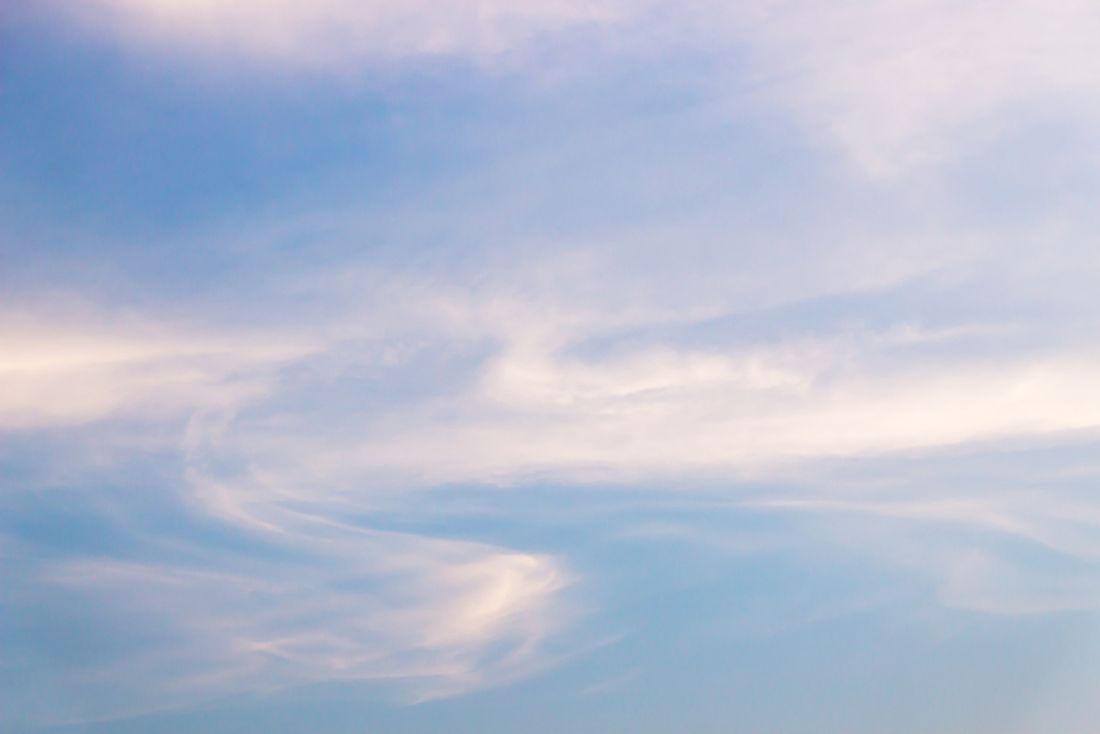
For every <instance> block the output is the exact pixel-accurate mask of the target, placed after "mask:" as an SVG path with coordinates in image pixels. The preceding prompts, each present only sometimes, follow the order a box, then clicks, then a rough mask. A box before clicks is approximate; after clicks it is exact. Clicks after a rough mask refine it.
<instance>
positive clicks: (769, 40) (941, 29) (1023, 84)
mask: <svg viewBox="0 0 1100 734" xmlns="http://www.w3.org/2000/svg"><path fill="white" fill-rule="evenodd" d="M711 7H712V12H716V13H721V14H724V15H725V16H726V17H727V18H728V19H729V23H730V24H729V25H727V26H724V27H725V28H727V29H729V28H733V29H735V33H736V34H737V36H738V37H739V38H740V40H742V41H743V42H744V43H746V44H747V45H748V46H749V47H750V48H752V49H754V50H755V53H756V58H757V61H758V63H759V67H758V69H757V72H758V74H759V75H760V77H761V79H762V80H763V81H764V87H763V88H764V89H765V93H766V94H775V95H777V97H778V98H780V99H783V98H785V99H786V100H787V101H788V102H790V103H791V104H793V106H794V109H796V110H797V111H798V113H799V114H800V115H804V116H805V118H806V119H807V120H808V122H809V123H810V124H811V125H814V126H820V127H821V128H822V129H824V130H825V131H826V132H827V134H828V135H830V136H832V137H833V138H835V139H836V140H838V141H839V142H840V143H841V144H842V145H843V146H844V147H845V148H846V149H847V150H848V151H850V152H851V153H852V155H853V156H855V159H856V160H857V161H858V163H859V164H860V165H861V166H862V167H864V169H865V170H867V171H869V172H872V173H875V174H888V175H889V174H896V173H899V172H901V171H904V170H906V169H908V168H910V167H911V166H914V165H922V164H926V163H929V162H935V161H939V160H941V159H942V158H943V157H945V156H947V155H949V154H951V153H953V152H954V148H955V147H956V146H957V145H959V144H960V143H961V142H963V141H965V142H966V143H969V144H971V145H973V144H981V141H982V139H983V138H985V139H988V138H989V137H991V136H994V135H996V134H997V133H998V132H999V131H1000V130H1002V129H1003V128H1004V127H1005V125H1006V124H1010V122H1008V121H1011V120H1018V119H1020V117H1021V113H1022V114H1023V117H1024V118H1025V121H1026V116H1027V115H1028V114H1035V113H1038V112H1041V111H1043V110H1046V109H1048V108H1050V107H1051V106H1053V107H1055V108H1060V109H1062V110H1068V109H1076V110H1078V111H1082V110H1084V111H1087V112H1088V113H1089V114H1092V115H1095V114H1096V113H1097V112H1100V110H1098V109H1097V108H1096V106H1095V105H1094V104H1092V103H1091V101H1090V100H1091V99H1094V98H1095V97H1096V93H1097V91H1098V90H1100V71H1097V67H1096V64H1095V63H1093V56H1094V46H1095V39H1096V37H1097V35H1098V34H1100V8H1097V6H1096V4H1095V3H1093V2H1089V0H999V1H993V0H969V1H968V2H950V1H949V0H881V1H877V2H859V3H823V2H816V1H815V0H765V1H764V2H757V3H748V4H737V5H733V6H730V7H728V8H722V9H719V10H714V9H713V8H714V6H711ZM719 27H720V28H721V27H723V26H721V25H720V26H719ZM719 32H720V33H721V31H719Z"/></svg>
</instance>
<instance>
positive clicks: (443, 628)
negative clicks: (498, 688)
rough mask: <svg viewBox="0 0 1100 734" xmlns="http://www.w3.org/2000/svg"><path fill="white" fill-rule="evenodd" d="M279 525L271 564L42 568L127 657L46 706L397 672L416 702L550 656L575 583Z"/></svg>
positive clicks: (547, 573)
mask: <svg viewBox="0 0 1100 734" xmlns="http://www.w3.org/2000/svg"><path fill="white" fill-rule="evenodd" d="M280 518H281V520H280V525H281V526H280V528H279V530H280V532H279V533H276V534H270V535H269V536H268V540H269V541H270V542H273V543H274V544H275V546H274V550H275V555H273V556H272V557H271V559H270V560H265V559H264V558H263V557H257V556H255V555H253V556H251V557H250V558H249V559H248V560H241V559H234V558H233V557H230V556H220V557H218V558H217V559H216V561H215V563H214V564H213V566H211V567H209V568H204V567H203V566H202V565H200V564H185V563H184V564H181V563H175V564H167V563H137V562H128V561H121V560H111V559H95V558H80V559H73V560H67V561H60V562H52V563H48V564H46V565H45V567H44V569H43V571H42V574H43V576H42V578H43V580H44V581H45V582H46V585H45V586H44V587H40V590H39V592H38V593H39V594H42V593H46V594H51V593H53V594H61V595H64V596H65V597H66V598H70V599H78V600H79V603H80V604H81V605H82V606H85V607H87V608H89V609H94V610H96V614H97V615H100V616H102V615H106V616H107V617H109V618H110V619H112V620H113V622H112V625H111V627H110V629H109V630H105V631H104V634H109V635H123V637H122V638H121V639H117V640H115V641H114V647H115V648H116V649H118V650H120V651H124V654H122V655H120V656H118V657H117V659H114V660H98V659H96V660H91V661H87V662H86V663H85V664H84V665H85V666H92V667H94V672H93V671H92V670H90V669H85V667H83V666H79V665H78V666H71V667H69V668H68V669H67V670H66V671H65V673H64V676H63V679H59V680H55V681H54V682H53V685H54V686H56V687H59V688H64V689H65V690H68V691H69V697H70V698H69V700H68V701H67V702H65V703H64V704H62V705H61V706H59V707H58V709H59V710H57V711H50V712H40V714H41V715H42V716H43V717H44V718H45V719H46V720H52V721H54V722H58V721H60V720H72V721H86V720H91V719H97V718H117V717H120V716H130V715H136V714H139V713H146V712H151V711H157V710H164V709H169V708H176V707H181V706H190V705H194V704H196V703H200V702H203V701H208V700H212V699H217V698H223V697H227V696H233V695H238V694H242V693H256V692H265V691H271V690H275V689H278V688H283V687H287V686H296V685H303V684H309V683H320V682H325V681H334V680H340V681H370V680H391V681H397V682H399V683H400V687H401V689H402V690H403V691H404V694H405V695H407V696H410V697H412V698H414V699H422V698H426V697H427V698H430V697H438V696H446V695H454V694H457V693H461V692H463V691H467V690H470V689H474V688H482V687H485V686H490V685H498V684H501V683H504V682H507V681H510V680H514V679H515V678H517V677H521V676H523V675H528V674H530V673H531V672H533V671H535V670H537V669H539V667H541V666H542V665H545V664H546V657H545V655H544V654H543V650H542V647H543V642H544V641H545V639H546V638H547V637H548V636H549V635H550V634H551V633H553V632H555V631H557V630H558V629H559V628H560V626H561V625H562V624H563V622H564V620H565V617H564V614H563V612H562V609H561V606H560V603H559V599H558V595H559V592H560V591H561V590H562V589H563V588H564V587H565V585H566V584H567V583H568V581H569V579H568V575H567V574H566V572H565V571H564V570H563V568H562V567H561V564H560V563H559V562H557V561H556V560H555V559H553V558H550V557H548V556H541V555H532V554H524V553H514V552H510V551H507V550H504V549H500V548H496V547H493V546H488V545H482V544H478V543H472V542H462V541H442V540H434V539H431V538H425V537H420V536H415V535H409V534H401V533H386V532H377V531H371V530H364V529H357V528H352V527H348V526H340V525H336V524H333V523H327V522H322V521H317V520H316V519H315V518H314V519H310V518H307V517H305V516H295V515H293V514H292V513H282V514H281V516H280ZM287 553H290V554H293V555H292V557H288V556H287ZM51 589H52V590H53V591H51ZM125 629H132V630H134V631H135V639H132V640H131V639H126V638H125V635H124V633H122V632H120V630H125Z"/></svg>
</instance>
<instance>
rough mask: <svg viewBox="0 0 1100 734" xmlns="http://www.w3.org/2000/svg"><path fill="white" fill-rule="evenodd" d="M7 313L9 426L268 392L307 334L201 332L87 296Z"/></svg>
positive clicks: (237, 399) (306, 347) (2, 330)
mask: <svg viewBox="0 0 1100 734" xmlns="http://www.w3.org/2000/svg"><path fill="white" fill-rule="evenodd" d="M46 311H47V312H43V313H37V312H31V311H27V310H15V309H8V310H7V311H5V312H3V313H0V343H3V345H4V349H3V351H0V430H15V429H20V430H26V429H35V428H51V427H60V426H67V425H81V424H85V423H91V422H95V421H101V420H106V419H111V418H135V417H137V418H149V419H154V420H155V419H159V420H166V419H172V418H176V419H179V418H186V417H187V416H190V415H192V414H194V413H195V412H197V411H203V410H215V411H225V410H229V409H231V408H232V407H233V406H235V405H239V404H241V403H242V402H244V401H246V400H248V399H254V398H256V397H258V396H259V395H261V394H263V393H264V392H265V391H266V389H267V387H268V383H269V382H270V378H271V376H272V374H273V372H274V371H275V370H276V369H277V368H278V367H279V366H280V365H282V364H285V363H287V362H288V361H291V360H294V359H299V358H301V357H302V356H303V355H305V354H307V353H309V352H310V351H311V350H312V349H313V348H312V346H311V345H310V344H308V343H307V342H305V341H304V340H301V339H297V338H294V337H287V336H279V337H274V336H262V335H255V334H243V335H230V334H226V335H216V336H211V335H210V334H208V333H195V330H194V329H190V330H189V329H186V328H182V327H176V326H172V325H166V324H161V323H156V322H152V321H150V320H147V319H142V318H137V317H134V316H132V315H126V314H118V313H111V312H108V311H105V310H103V309H99V308H97V307H94V306H91V305H88V304H85V305H84V306H83V307H82V308H81V309H80V310H74V309H71V308H66V309H64V310H63V311H61V312H57V311H53V310H52V309H47V310H46Z"/></svg>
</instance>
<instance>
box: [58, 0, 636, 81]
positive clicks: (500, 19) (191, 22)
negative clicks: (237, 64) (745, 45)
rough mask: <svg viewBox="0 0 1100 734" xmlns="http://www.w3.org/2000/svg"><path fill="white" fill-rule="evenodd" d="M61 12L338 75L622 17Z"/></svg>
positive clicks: (372, 11) (482, 0)
mask: <svg viewBox="0 0 1100 734" xmlns="http://www.w3.org/2000/svg"><path fill="white" fill-rule="evenodd" d="M59 9H60V11H61V12H63V13H67V14H70V15H76V16H77V17H79V18H80V19H81V21H82V22H83V23H85V24H86V25H89V26H91V27H93V28H102V29H105V30H107V31H110V32H114V33H118V34H121V35H122V36H123V37H124V38H127V39H130V40H132V41H136V42H138V43H140V44H145V45H149V46H157V45H159V46H167V47H172V46H177V47H183V48H184V49H186V50H189V51H190V50H199V51H200V52H205V51H212V52H215V53H219V54H225V53H228V54H230V55H237V56H244V57H251V58H255V59H259V60H263V61H272V62H276V63H283V64H289V65H306V66H315V67H322V68H336V69H339V68H343V67H345V66H346V65H347V64H349V63H352V64H354V63H359V62H363V61H369V60H379V59H386V58H393V57H405V56H415V55H452V54H461V55H473V56H486V55H493V54H499V53H502V52H506V51H509V50H512V49H514V48H515V47H517V46H519V45H521V44H523V43H525V42H526V41H528V40H530V39H531V38H532V37H534V36H537V35H539V34H542V33H546V32H553V31H557V30H561V29H563V28H567V27H570V26H575V25H578V24H586V23H605V22H608V21H610V20H612V19H614V18H615V17H616V16H617V15H618V13H619V9H618V3H616V2H613V1H612V0H519V1H518V2H509V1H508V0H405V1H403V2H396V1H394V0H365V1H362V2H359V1H357V0H313V1H312V2H299V1H298V0H238V1H237V2H219V1H218V0H90V1H89V2H85V3H80V4H79V5H74V4H72V3H66V4H63V5H61V6H59Z"/></svg>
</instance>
